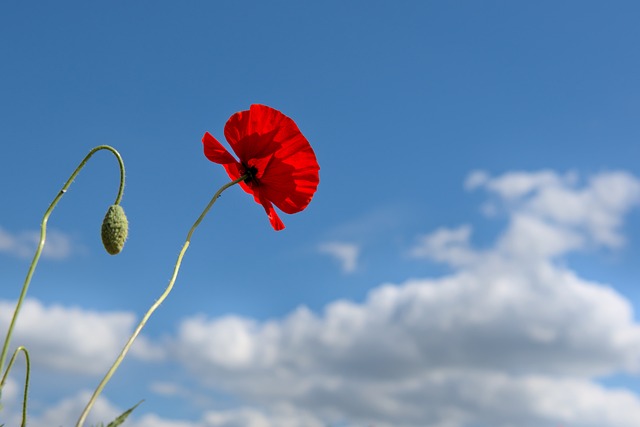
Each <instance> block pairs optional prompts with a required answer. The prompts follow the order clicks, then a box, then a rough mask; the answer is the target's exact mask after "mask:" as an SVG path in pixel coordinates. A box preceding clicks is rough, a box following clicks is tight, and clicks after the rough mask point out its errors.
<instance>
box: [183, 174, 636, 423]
mask: <svg viewBox="0 0 640 427" xmlns="http://www.w3.org/2000/svg"><path fill="white" fill-rule="evenodd" d="M467 187H468V188H476V189H479V188H484V189H486V190H488V191H489V192H490V193H491V194H492V195H493V196H497V198H498V202H499V203H501V204H502V206H503V209H504V210H505V212H506V213H507V215H508V218H509V220H508V223H507V226H506V228H505V230H504V231H503V233H501V234H500V235H499V236H498V238H497V239H496V242H495V244H494V245H493V246H490V247H488V248H486V249H484V250H482V251H480V250H476V249H474V248H473V247H472V245H471V233H472V229H471V227H470V226H469V225H463V226H460V227H458V228H453V229H446V228H441V229H438V230H436V231H435V232H433V233H431V234H428V235H426V236H422V237H421V238H420V239H419V240H418V243H417V244H416V246H415V247H414V248H413V249H412V251H411V252H412V253H413V255H415V256H417V257H423V258H428V259H432V260H435V261H438V262H445V263H448V264H450V265H451V266H453V267H454V269H455V270H454V272H453V273H451V274H450V275H446V276H443V277H440V278H433V279H421V280H410V281H407V282H405V283H402V284H387V285H383V286H380V287H378V288H376V289H373V290H372V291H371V292H370V294H369V295H368V297H367V298H366V299H365V300H364V301H363V302H361V303H355V302H350V301H335V302H333V303H331V304H329V305H327V307H326V308H325V309H324V311H323V312H321V313H318V314H316V313H313V312H311V311H310V310H308V309H306V308H304V307H301V308H299V309H298V310H296V311H295V312H293V313H291V314H290V315H288V316H285V317H284V318H282V319H272V320H269V321H256V320H254V319H251V318H247V317H240V316H227V317H223V318H214V319H208V318H206V317H204V316H196V317H191V318H189V319H186V320H185V321H184V322H183V323H182V325H181V327H180V329H179V332H178V335H177V337H176V338H175V345H174V346H173V347H174V357H176V358H178V359H179V360H181V361H182V363H183V364H184V365H185V366H186V367H187V369H188V370H189V372H191V373H192V374H193V375H194V377H195V378H198V379H199V380H200V381H201V382H202V383H203V384H205V385H208V386H210V387H213V388H221V389H224V390H226V391H229V392H232V393H235V394H237V395H238V396H242V397H243V398H244V399H246V400H248V401H251V402H255V403H256V404H260V405H263V406H266V407H274V406H275V405H278V404H283V403H287V404H292V405H294V406H295V407H296V408H298V409H300V410H304V411H307V412H309V413H312V414H315V415H316V416H318V417H321V418H322V419H324V420H335V419H346V420H350V421H351V422H353V423H354V425H361V426H364V425H367V424H373V425H376V426H396V427H400V426H402V427H418V426H420V427H423V426H425V425H429V426H437V427H466V426H469V425H491V426H496V427H507V426H513V425H518V426H525V427H526V426H531V427H534V426H540V425H557V424H566V425H571V426H573V427H596V426H599V427H604V426H611V427H614V426H615V427H623V426H624V427H626V426H628V427H631V426H636V425H637V423H638V420H640V399H639V398H638V396H637V395H635V394H633V393H632V392H630V391H627V390H623V389H618V390H616V389H608V388H605V387H603V386H601V385H599V384H598V383H597V382H595V381H594V378H596V377H599V376H602V375H608V374H613V373H624V372H626V373H631V374H632V373H637V372H638V371H639V370H640V325H638V324H637V323H636V322H635V321H634V315H633V310H632V307H631V305H630V303H629V302H628V300H626V299H625V298H624V297H623V296H622V295H620V294H619V293H617V292H616V291H615V290H613V289H612V288H611V287H609V286H608V285H606V284H603V283H598V282H595V281H591V280H587V279H585V278H582V277H580V276H579V275H578V274H577V273H576V272H574V271H572V270H570V269H569V268H567V267H564V266H562V265H561V264H559V263H557V262H555V260H557V258H558V257H561V256H562V255H564V254H567V253H568V252H570V251H572V250H577V249H583V248H585V247H587V246H588V245H600V246H604V247H619V245H620V244H621V243H622V242H623V241H624V239H623V236H622V232H621V226H622V223H623V217H624V215H625V214H626V213H627V212H628V211H629V209H631V208H632V207H633V206H634V205H635V204H637V202H638V199H639V196H640V191H639V189H640V182H639V181H638V180H637V179H636V178H634V177H633V176H631V175H629V174H626V173H622V172H611V173H603V174H599V175H596V176H593V177H591V178H590V179H589V180H587V182H586V183H585V184H583V185H580V181H579V179H578V177H577V175H575V174H567V175H558V174H555V173H553V172H541V173H534V174H527V173H514V174H505V175H503V176H500V177H496V178H492V177H491V176H489V175H488V174H476V175H475V176H473V175H472V178H470V179H469V180H468V181H467ZM605 195H606V196H605ZM563 204H565V205H563ZM563 206H564V207H566V209H565V208H564V207H563ZM623 408H624V409H623Z"/></svg>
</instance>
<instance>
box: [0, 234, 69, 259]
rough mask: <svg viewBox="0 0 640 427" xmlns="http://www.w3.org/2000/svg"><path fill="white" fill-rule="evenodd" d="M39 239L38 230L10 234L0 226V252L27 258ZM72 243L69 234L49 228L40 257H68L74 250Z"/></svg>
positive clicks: (32, 252)
mask: <svg viewBox="0 0 640 427" xmlns="http://www.w3.org/2000/svg"><path fill="white" fill-rule="evenodd" d="M39 241H40V232H39V231H24V232H21V233H15V234H12V233H10V232H8V231H6V230H4V229H2V228H1V227H0V252H4V253H7V254H10V255H13V256H16V257H18V258H24V259H29V258H31V257H33V255H34V253H35V251H36V248H37V246H38V242H39ZM73 245H74V243H73V241H72V239H71V237H70V236H69V235H67V234H65V233H63V232H61V231H58V230H55V229H52V230H49V231H47V238H46V241H45V246H44V248H43V250H42V257H44V258H49V259H55V260H61V259H66V258H69V257H70V256H71V254H72V253H73V252H76V251H74V249H73Z"/></svg>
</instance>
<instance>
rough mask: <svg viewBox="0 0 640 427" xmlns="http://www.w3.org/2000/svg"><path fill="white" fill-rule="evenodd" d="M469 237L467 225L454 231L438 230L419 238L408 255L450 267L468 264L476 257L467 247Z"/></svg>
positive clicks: (469, 229) (469, 231)
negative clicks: (428, 259)
mask: <svg viewBox="0 0 640 427" xmlns="http://www.w3.org/2000/svg"><path fill="white" fill-rule="evenodd" d="M470 237H471V226H469V225H463V226H460V227H458V228H456V229H448V228H439V229H437V230H436V231H435V232H433V233H431V234H428V235H426V236H421V237H420V238H419V240H420V242H419V243H418V245H417V246H415V247H414V248H413V249H412V250H411V252H410V253H411V255H412V256H414V257H416V258H430V259H434V260H436V261H440V262H446V263H449V264H452V265H465V264H469V263H470V262H473V260H474V259H475V258H476V256H477V254H476V253H474V251H473V250H472V249H471V247H470V245H469V239H470Z"/></svg>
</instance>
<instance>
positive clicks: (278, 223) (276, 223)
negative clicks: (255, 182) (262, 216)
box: [254, 191, 284, 231]
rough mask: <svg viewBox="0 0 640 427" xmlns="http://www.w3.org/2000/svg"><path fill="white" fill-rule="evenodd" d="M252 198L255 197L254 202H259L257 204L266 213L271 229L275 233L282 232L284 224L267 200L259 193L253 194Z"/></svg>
mask: <svg viewBox="0 0 640 427" xmlns="http://www.w3.org/2000/svg"><path fill="white" fill-rule="evenodd" d="M254 196H255V197H256V201H259V203H260V204H261V205H262V206H263V207H264V211H265V212H266V213H267V216H268V217H269V222H270V223H271V226H272V227H273V229H274V230H276V231H280V230H284V223H283V222H282V220H281V219H280V217H279V216H278V214H277V213H276V210H275V209H274V208H273V205H272V204H271V202H270V201H269V199H267V198H266V197H264V196H263V195H262V193H261V192H260V191H256V192H254Z"/></svg>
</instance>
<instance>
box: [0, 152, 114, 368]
mask: <svg viewBox="0 0 640 427" xmlns="http://www.w3.org/2000/svg"><path fill="white" fill-rule="evenodd" d="M100 150H109V151H110V152H111V153H113V155H114V156H116V158H117V159H118V164H119V165H120V187H119V188H118V195H117V196H116V201H115V202H114V204H116V205H117V204H119V203H120V200H122V193H123V192H124V163H123V161H122V157H121V156H120V153H118V152H117V151H116V150H115V148H113V147H110V146H108V145H99V146H97V147H95V148H93V149H92V150H91V151H89V154H87V155H86V156H85V158H84V159H83V160H82V162H80V164H79V165H78V167H77V168H76V170H75V171H73V173H72V174H71V176H70V177H69V179H68V180H67V182H66V183H65V184H64V186H63V187H62V189H61V190H60V192H59V193H58V195H57V196H56V197H55V199H53V202H51V204H50V205H49V208H47V211H46V212H45V213H44V216H43V218H42V223H41V225H40V242H39V243H38V248H37V249H36V253H35V255H34V256H33V260H32V261H31V265H30V266H29V271H28V272H27V277H26V278H25V280H24V284H23V285H22V291H21V292H20V297H19V298H18V302H17V304H16V308H15V310H14V311H13V318H12V319H11V324H10V325H9V330H8V331H7V336H6V338H5V340H4V344H3V346H2V355H0V373H2V371H3V369H4V362H5V360H6V357H7V352H8V349H9V342H10V341H11V334H12V333H13V328H14V327H15V323H16V320H17V319H18V313H19V312H20V308H21V307H22V302H23V301H24V298H25V296H26V295H27V289H29V284H30V283H31V277H32V276H33V272H34V271H35V269H36V266H37V265H38V260H39V259H40V254H41V253H42V249H43V248H44V242H45V239H46V237H47V222H48V221H49V216H50V215H51V212H52V211H53V208H55V207H56V205H57V204H58V201H60V199H61V198H62V196H63V195H64V193H66V192H67V189H68V188H69V187H70V186H71V183H72V182H73V180H74V179H75V178H76V176H77V175H78V174H79V173H80V171H81V170H82V168H83V167H84V166H85V165H86V163H87V162H88V161H89V159H90V158H91V156H93V155H94V154H95V153H97V152H98V151H100ZM7 372H8V369H7Z"/></svg>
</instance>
